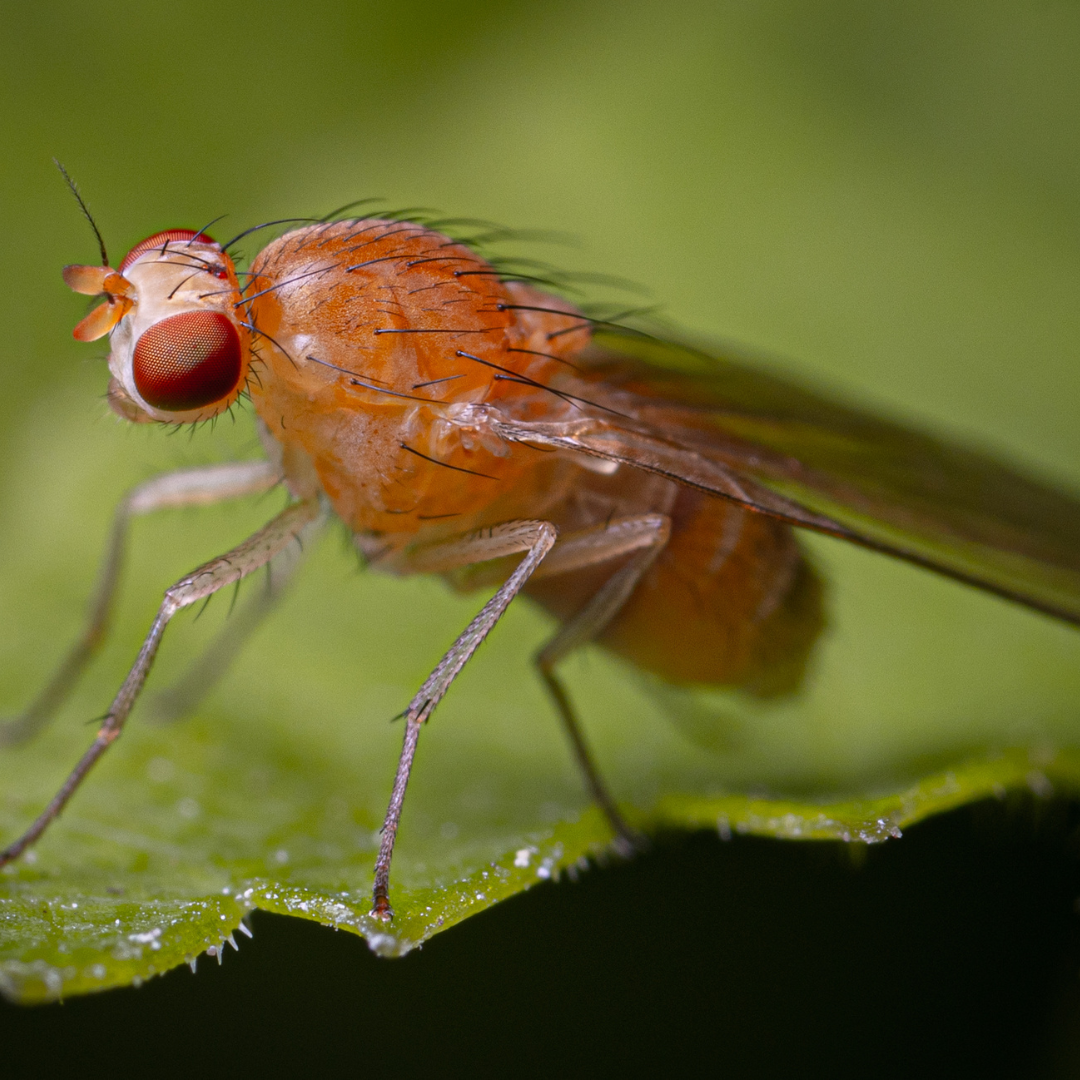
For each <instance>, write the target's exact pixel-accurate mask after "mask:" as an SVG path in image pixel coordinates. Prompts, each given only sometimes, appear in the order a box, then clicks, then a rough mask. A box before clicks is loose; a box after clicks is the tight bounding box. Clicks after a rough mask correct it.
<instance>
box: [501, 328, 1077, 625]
mask: <svg viewBox="0 0 1080 1080" xmlns="http://www.w3.org/2000/svg"><path fill="white" fill-rule="evenodd" d="M584 361H585V368H584V374H585V379H586V380H587V382H588V383H589V384H590V385H589V386H588V389H587V391H584V392H582V393H580V394H578V395H577V397H575V399H574V400H575V404H576V406H577V408H576V411H575V413H574V415H573V416H572V417H571V418H569V419H566V420H565V421H564V422H562V423H551V422H548V423H543V422H537V421H512V420H509V419H507V421H506V422H505V423H500V425H499V427H500V432H501V434H503V436H504V437H505V438H510V439H514V440H515V441H519V442H531V443H534V444H538V445H539V444H545V445H548V446H558V447H561V448H564V449H570V450H576V451H579V452H583V453H586V454H590V455H593V456H596V457H601V458H607V459H609V460H613V461H618V462H621V463H624V464H626V465H629V466H633V467H635V468H641V469H646V470H648V471H650V472H657V473H661V474H663V475H665V476H669V477H670V478H672V479H674V480H677V481H679V482H681V483H685V484H688V485H690V486H693V487H696V488H699V489H701V490H704V491H708V492H711V493H713V494H716V495H720V496H723V497H726V498H730V499H734V500H735V501H737V502H740V503H742V504H743V505H745V506H747V507H749V508H751V509H754V510H758V511H762V512H764V513H768V514H772V515H774V516H776V517H780V518H783V519H784V520H786V521H789V522H790V523H792V524H793V525H798V526H802V527H804V528H809V529H814V530H816V531H818V532H823V533H827V534H829V535H832V536H838V537H841V538H843V539H846V540H850V541H852V542H854V543H858V544H860V545H862V546H865V547H870V548H873V549H876V550H879V551H883V552H886V553H888V554H891V555H894V556H897V557H899V558H903V559H906V560H908V561H909V562H914V563H916V564H918V565H920V566H924V567H927V568H929V569H933V570H936V571H938V572H940V573H943V574H946V575H948V576H950V577H954V578H958V579H960V580H962V581H966V582H968V583H969V584H972V585H976V586H978V587H980V588H983V589H986V590H989V591H991V592H995V593H998V594H1000V595H1003V596H1006V597H1009V598H1011V599H1013V600H1016V601H1019V602H1020V603H1024V604H1027V605H1028V606H1030V607H1033V608H1036V609H1038V610H1040V611H1043V612H1046V613H1048V614H1052V615H1055V616H1058V617H1059V618H1062V619H1065V620H1068V621H1070V622H1074V623H1080V500H1078V499H1077V498H1076V497H1075V496H1073V495H1070V494H1068V493H1066V492H1063V491H1060V490H1056V489H1054V488H1053V487H1050V486H1048V485H1047V484H1044V483H1041V482H1039V481H1037V480H1035V479H1031V478H1028V477H1026V476H1024V475H1022V474H1021V473H1019V472H1017V471H1016V470H1014V469H1011V468H1009V467H1007V466H1005V465H1003V464H1001V463H999V462H997V461H995V460H994V459H993V458H991V457H988V456H986V455H983V454H980V453H977V452H974V451H972V450H968V449H965V448H963V447H960V446H956V445H954V444H952V443H949V442H945V441H944V440H941V439H937V438H934V437H931V436H928V435H923V434H920V433H918V432H914V431H910V430H909V429H907V428H905V427H902V426H900V425H899V424H895V423H891V422H889V421H887V420H883V419H880V418H878V417H875V416H873V415H871V414H868V413H865V412H861V411H859V410H856V409H854V408H851V407H849V406H845V405H840V404H837V403H835V402H832V401H830V400H828V399H827V398H824V397H821V396H819V395H817V394H815V393H813V392H811V391H808V390H804V389H802V388H801V387H799V386H797V385H795V384H793V383H788V382H786V381H784V380H783V379H780V378H778V377H776V376H774V375H771V374H768V373H765V372H763V371H760V370H756V369H754V368H751V367H747V366H743V365H742V364H739V363H736V362H734V361H730V360H725V359H719V358H716V357H706V356H705V355H704V354H701V353H699V352H697V351H696V350H694V349H692V348H689V347H687V346H683V345H679V344H677V343H673V342H667V341H661V340H658V339H656V338H651V337H646V336H644V335H641V336H637V335H627V334H623V333H616V332H611V331H606V332H602V333H597V335H596V337H595V340H594V344H593V346H592V347H591V350H590V352H589V353H587V354H586V356H585V357H584ZM582 398H585V399H587V401H586V402H583V401H581V399H582Z"/></svg>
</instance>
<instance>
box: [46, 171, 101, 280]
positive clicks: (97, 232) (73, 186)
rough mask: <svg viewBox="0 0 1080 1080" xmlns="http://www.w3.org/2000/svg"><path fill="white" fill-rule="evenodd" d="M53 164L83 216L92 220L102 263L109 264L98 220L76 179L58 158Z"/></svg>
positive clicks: (92, 227)
mask: <svg viewBox="0 0 1080 1080" xmlns="http://www.w3.org/2000/svg"><path fill="white" fill-rule="evenodd" d="M53 164H54V165H55V166H56V167H57V168H58V169H59V170H60V175H61V176H62V177H63V178H64V182H65V183H66V184H67V186H68V187H69V188H70V189H71V194H72V195H74V196H75V201H76V202H77V203H78V204H79V209H80V210H81V211H82V212H83V217H85V218H86V220H87V221H89V222H90V228H91V229H93V230H94V235H95V236H96V237H97V242H98V247H99V248H100V249H101V265H102V266H108V265H109V256H108V253H107V252H106V251H105V241H104V240H103V239H102V237H101V230H100V229H99V228H98V227H97V222H96V221H95V220H94V217H93V215H92V214H91V213H90V209H89V207H87V205H86V203H85V202H84V201H83V197H82V195H81V194H80V193H79V189H78V187H77V185H76V184H75V181H74V180H72V179H71V177H70V176H69V175H68V171H67V169H65V168H64V166H63V165H61V164H60V162H59V161H57V160H56V158H53Z"/></svg>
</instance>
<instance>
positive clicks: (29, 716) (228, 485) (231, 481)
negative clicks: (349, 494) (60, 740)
mask: <svg viewBox="0 0 1080 1080" xmlns="http://www.w3.org/2000/svg"><path fill="white" fill-rule="evenodd" d="M280 480H281V474H280V472H279V471H278V470H277V469H276V468H275V467H274V466H273V465H272V464H271V463H270V462H268V461H238V462H231V463H229V464H227V465H211V466H208V467H206V468H201V469H178V470H177V471H176V472H169V473H163V474H162V475H161V476H155V477H154V478H153V479H152V480H147V481H146V482H145V483H143V484H139V486H138V487H136V488H133V489H132V490H131V491H129V492H128V493H127V495H125V496H124V498H123V499H122V500H121V501H120V505H119V506H117V508H116V513H115V514H114V516H113V525H112V532H111V534H110V536H109V541H108V544H107V546H106V548H105V558H104V560H103V562H102V565H101V570H100V572H99V574H98V584H97V589H96V591H95V593H94V598H93V601H92V602H91V604H90V612H89V616H88V618H87V620H86V625H85V627H84V628H83V632H82V634H81V635H80V636H79V638H78V640H77V641H76V642H75V644H74V645H73V646H72V648H71V650H70V652H69V653H68V655H67V656H66V657H65V658H64V660H63V662H62V663H61V664H60V666H59V667H58V668H57V669H56V671H55V673H54V674H53V677H52V678H51V679H50V680H49V681H48V683H47V684H46V686H45V688H44V689H43V690H42V691H41V693H40V694H38V696H37V698H36V699H35V700H34V701H33V702H32V703H31V705H30V706H29V708H28V709H27V710H26V711H25V712H24V713H23V714H22V715H21V716H19V717H17V718H15V719H13V720H8V721H5V722H2V723H0V745H2V746H12V745H17V744H18V743H22V742H25V741H26V740H28V739H30V738H32V737H33V736H34V735H36V734H37V733H38V732H39V731H41V729H42V728H44V727H45V726H46V725H47V724H48V723H49V721H50V720H52V718H53V717H54V716H55V715H56V713H57V711H58V710H59V709H60V706H61V705H63V703H64V700H65V699H66V698H67V696H68V694H70V693H71V691H72V689H73V688H74V686H75V683H76V682H77V681H78V678H79V676H80V675H81V674H82V673H83V670H84V669H85V668H86V665H87V664H88V663H89V662H90V660H91V659H92V658H93V656H94V654H95V653H96V652H97V651H98V649H99V648H100V647H101V645H102V643H103V642H104V640H105V636H106V634H107V633H108V629H109V621H110V618H111V616H112V611H113V604H114V601H115V599H116V593H117V587H118V585H119V583H120V572H121V569H122V568H123V562H124V549H125V548H126V546H127V535H128V529H129V527H130V525H131V520H132V518H135V517H141V516H142V515H143V514H149V513H151V512H153V511H154V510H163V509H165V508H167V507H181V506H209V505H211V504H212V503H216V502H223V501H224V500H226V499H235V498H239V497H240V496H242V495H254V494H257V493H259V492H261V491H268V490H269V489H270V488H272V487H273V486H274V485H275V484H277V483H279V482H280Z"/></svg>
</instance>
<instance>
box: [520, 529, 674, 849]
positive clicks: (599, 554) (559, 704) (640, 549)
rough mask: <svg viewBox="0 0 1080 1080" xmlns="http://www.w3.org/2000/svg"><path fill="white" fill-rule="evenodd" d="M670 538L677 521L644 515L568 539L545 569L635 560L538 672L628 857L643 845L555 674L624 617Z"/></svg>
mask: <svg viewBox="0 0 1080 1080" xmlns="http://www.w3.org/2000/svg"><path fill="white" fill-rule="evenodd" d="M670 535H671V521H670V519H669V518H668V517H667V516H666V515H663V514H644V515H641V516H640V517H628V518H623V519H621V520H618V521H614V522H611V523H609V524H608V525H606V526H603V527H601V528H598V529H593V530H589V531H587V532H582V533H577V534H571V535H569V536H567V537H566V538H565V539H564V540H562V541H560V543H559V545H558V546H557V547H556V548H555V550H554V551H552V553H551V555H550V556H549V558H548V560H547V561H546V562H545V564H544V566H543V567H542V569H543V571H544V572H545V573H546V575H548V576H549V575H552V574H556V573H559V572H560V571H568V570H576V569H579V568H580V567H583V566H589V565H592V564H595V563H599V562H605V561H607V560H609V559H614V558H618V557H619V556H623V555H626V554H627V553H628V552H631V553H632V554H631V557H630V559H629V560H628V561H627V562H626V563H624V564H623V565H622V566H621V567H620V568H619V569H618V570H616V571H615V573H613V574H612V575H611V577H609V578H608V579H607V581H605V582H604V584H603V585H602V586H601V587H600V589H599V590H598V591H597V592H596V593H594V594H593V596H592V597H591V599H590V600H589V601H588V603H586V604H585V606H584V607H583V608H582V609H581V610H580V611H579V612H578V613H577V614H576V615H575V616H574V617H573V618H571V619H570V620H569V621H567V622H566V623H564V624H563V625H562V626H561V627H560V628H559V630H558V631H557V632H556V634H555V635H554V636H553V637H552V638H551V639H550V640H549V641H548V642H547V644H546V645H544V647H543V648H542V649H541V650H540V651H539V652H538V653H537V654H536V657H535V663H536V668H537V671H538V672H539V674H540V678H541V679H542V680H543V683H544V686H545V687H546V688H547V691H548V693H549V694H550V695H551V699H552V701H553V702H554V704H555V707H556V709H557V710H558V712H559V716H560V718H561V719H562V722H563V728H564V730H565V731H566V734H567V737H568V738H569V740H570V747H571V749H572V751H573V754H574V757H575V759H576V760H577V763H578V767H579V768H580V769H581V774H582V777H583V778H584V780H585V786H586V787H587V788H588V791H589V794H590V795H591V796H592V798H593V801H594V802H595V803H596V804H597V806H599V807H600V809H601V810H602V811H603V812H604V815H605V816H606V817H607V819H608V821H609V822H610V823H611V827H612V829H613V830H614V832H615V835H616V848H617V849H618V850H619V851H620V852H621V853H622V854H626V855H629V854H630V853H631V852H632V851H634V850H635V849H636V848H640V847H641V846H642V839H641V837H640V836H638V835H637V834H636V833H635V832H634V830H633V829H632V828H630V826H629V825H628V824H627V822H626V819H625V818H624V817H623V816H622V813H621V812H620V811H619V808H618V806H617V804H616V802H615V800H614V798H612V796H611V793H610V792H609V791H608V789H607V785H606V784H605V783H604V781H603V778H602V777H601V774H600V771H599V769H598V768H597V766H596V761H595V759H594V757H593V754H592V751H591V750H590V749H589V744H588V742H587V740H586V738H585V734H584V732H583V731H582V728H581V723H580V722H579V720H578V718H577V713H576V711H575V710H574V706H573V703H572V702H571V700H570V696H569V694H568V693H567V692H566V687H565V686H564V685H563V683H562V681H561V680H560V679H559V677H558V676H557V675H556V674H555V667H556V665H557V664H558V663H559V661H560V660H562V659H563V658H564V657H566V656H568V655H569V654H570V653H572V652H573V651H574V650H575V649H579V648H581V646H582V645H586V644H587V643H588V642H590V641H592V640H593V639H594V638H595V637H596V636H597V635H598V634H599V633H600V632H601V631H602V630H603V629H604V627H605V626H607V625H608V623H610V622H611V620H612V619H613V618H614V617H615V616H616V615H617V614H618V612H619V610H620V608H622V606H623V604H625V603H626V601H627V599H628V597H629V596H630V594H631V593H632V592H633V591H634V588H635V587H636V585H637V583H638V582H639V581H640V580H641V578H642V576H643V575H644V574H645V572H646V571H647V570H648V569H649V567H650V566H651V565H652V564H653V561H654V560H655V559H656V557H657V555H659V554H660V552H661V551H662V550H663V548H664V546H665V545H666V544H667V542H668V538H669V537H670Z"/></svg>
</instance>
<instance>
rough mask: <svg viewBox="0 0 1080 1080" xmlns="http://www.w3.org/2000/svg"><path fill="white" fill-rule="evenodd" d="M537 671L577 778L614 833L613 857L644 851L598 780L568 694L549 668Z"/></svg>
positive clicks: (644, 841) (645, 845) (642, 839)
mask: <svg viewBox="0 0 1080 1080" xmlns="http://www.w3.org/2000/svg"><path fill="white" fill-rule="evenodd" d="M537 670H538V671H539V672H540V678H541V679H542V680H543V682H544V686H545V687H547V691H548V693H549V694H550V695H551V698H552V700H553V701H554V702H555V707H556V709H558V712H559V716H560V718H561V719H562V722H563V730H565V732H566V734H567V737H568V738H569V739H570V747H571V749H572V750H573V753H574V758H575V760H576V761H577V764H578V768H579V769H580V770H581V775H582V776H583V777H584V778H585V786H586V787H587V788H588V789H589V795H590V796H591V798H592V800H593V802H595V803H596V805H597V806H598V807H599V808H600V810H601V812H602V813H603V815H604V817H606V818H607V819H608V822H609V824H610V825H611V829H612V832H614V833H615V839H614V841H613V842H612V847H613V848H614V850H615V852H616V854H618V855H621V856H622V857H623V858H630V857H631V856H633V855H635V854H637V853H639V852H642V851H645V850H647V849H648V846H649V842H648V840H647V839H646V838H645V836H643V835H642V834H641V833H639V832H638V831H637V830H636V829H634V828H633V827H632V826H631V825H629V824H628V822H627V820H626V818H625V817H623V815H622V811H621V810H619V807H618V804H617V803H616V802H615V800H614V798H612V796H611V792H609V791H608V789H607V785H606V784H605V783H604V781H603V779H602V778H601V776H600V771H599V769H597V767H596V762H595V761H594V760H593V756H592V751H591V750H590V749H589V744H588V743H587V742H586V741H585V733H584V732H583V731H582V730H581V724H580V723H578V719H577V716H576V715H575V713H574V707H573V705H572V704H571V702H570V697H569V695H568V694H567V693H566V688H565V687H564V686H563V684H562V683H561V682H560V681H559V679H558V677H557V676H556V675H555V673H554V672H553V671H552V670H550V668H548V667H545V666H544V665H542V664H540V663H537Z"/></svg>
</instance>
